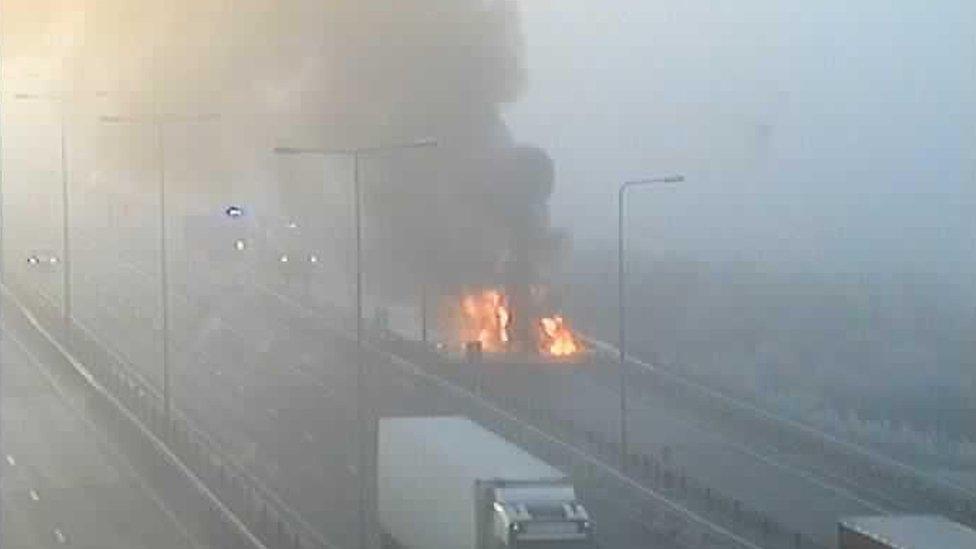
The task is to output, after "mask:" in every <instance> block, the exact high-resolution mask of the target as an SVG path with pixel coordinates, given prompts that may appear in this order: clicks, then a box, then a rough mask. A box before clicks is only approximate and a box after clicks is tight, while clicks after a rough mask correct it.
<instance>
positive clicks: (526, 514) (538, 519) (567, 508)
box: [476, 479, 593, 549]
mask: <svg viewBox="0 0 976 549" xmlns="http://www.w3.org/2000/svg"><path fill="white" fill-rule="evenodd" d="M478 484H479V486H478V487H477V488H476V489H477V490H478V491H479V492H480V494H479V496H480V497H479V499H481V500H482V501H484V503H485V507H486V508H487V511H488V513H489V514H490V517H489V518H488V520H485V521H483V522H482V524H484V525H485V526H486V529H487V527H490V530H491V531H490V532H485V534H487V535H486V537H487V538H488V539H485V542H486V543H484V545H483V546H484V547H486V548H492V549H515V548H519V549H550V548H553V549H555V548H560V549H568V548H581V549H582V548H590V547H593V524H592V523H591V521H590V516H589V514H588V513H587V511H586V508H585V507H583V505H582V504H581V503H580V502H579V501H578V500H577V499H576V492H575V489H574V488H573V485H572V484H570V482H569V481H567V480H565V479H551V480H532V481H505V480H492V481H482V482H479V483H478Z"/></svg>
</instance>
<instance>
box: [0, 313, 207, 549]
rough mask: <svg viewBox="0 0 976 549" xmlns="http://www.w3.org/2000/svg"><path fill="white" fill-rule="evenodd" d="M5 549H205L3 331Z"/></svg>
mask: <svg viewBox="0 0 976 549" xmlns="http://www.w3.org/2000/svg"><path fill="white" fill-rule="evenodd" d="M2 332H3V338H2V342H0V345H2V347H0V357H2V381H0V387H2V401H0V406H2V411H0V429H2V439H0V455H2V459H3V461H2V463H0V467H2V470H0V471H2V473H0V474H2V477H3V479H2V490H0V491H2V502H0V505H2V515H3V521H2V526H0V547H3V548H4V549H48V548H52V547H75V548H90V549H179V548H185V549H202V547H204V546H203V545H201V544H199V543H198V542H197V541H195V540H194V539H192V538H191V536H190V535H189V534H188V533H187V532H186V531H185V530H184V529H183V528H182V527H181V525H180V524H179V523H178V521H176V519H175V517H174V516H173V515H172V514H171V513H170V511H169V510H168V509H167V508H166V506H165V504H164V503H163V502H162V501H160V500H159V499H158V498H157V497H156V495H155V494H154V493H153V491H152V489H151V488H150V487H148V486H147V485H146V484H145V483H144V482H143V481H142V479H141V478H140V477H139V476H138V475H137V474H136V472H135V471H133V469H132V467H131V466H130V465H129V464H128V462H127V461H126V458H125V457H124V455H123V454H121V453H120V452H119V451H118V450H117V449H116V448H115V447H114V446H113V445H112V443H110V442H108V440H107V439H106V438H105V437H104V435H103V434H102V432H101V431H100V427H98V426H97V425H95V424H94V423H93V422H92V421H91V420H90V419H89V418H88V417H87V416H86V415H85V414H84V412H83V411H82V410H81V409H80V408H78V407H76V406H74V405H73V404H72V398H74V397H73V396H72V394H71V393H70V390H69V389H66V388H64V387H62V386H61V385H59V383H58V380H57V379H56V378H55V377H53V376H51V375H50V373H49V370H47V366H45V365H43V364H41V363H39V362H38V361H37V359H36V358H35V357H36V355H35V354H34V353H33V352H32V351H31V350H30V349H29V348H28V347H26V346H25V344H24V343H23V340H22V339H21V338H20V337H18V335H17V334H16V333H15V331H14V330H13V329H9V330H8V329H7V326H4V329H3V331H2Z"/></svg>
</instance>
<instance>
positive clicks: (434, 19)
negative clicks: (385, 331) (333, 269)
mask: <svg viewBox="0 0 976 549" xmlns="http://www.w3.org/2000/svg"><path fill="white" fill-rule="evenodd" d="M326 12H327V13H328V14H329V17H328V18H326V20H325V21H323V27H322V28H321V29H319V30H320V31H321V32H322V33H323V34H322V35H321V36H320V37H319V40H320V41H321V43H320V44H318V45H317V46H316V47H315V48H312V49H311V50H310V51H312V52H314V56H312V57H310V56H309V53H308V51H307V50H301V49H296V50H295V51H294V52H292V53H289V54H286V55H284V57H285V58H287V59H295V58H298V59H303V55H304V62H303V63H301V64H300V66H295V64H294V63H291V65H292V66H291V70H292V71H293V72H292V73H290V74H282V75H281V79H282V81H284V82H289V81H295V78H296V74H297V75H300V79H299V80H298V81H297V82H299V85H300V86H302V87H303V88H304V91H302V92H301V96H302V98H303V101H305V102H306V105H307V103H308V101H309V98H311V99H313V100H314V105H315V109H314V112H313V113H312V114H310V115H307V116H304V117H303V118H302V120H300V122H299V125H300V126H301V128H299V129H297V130H296V129H295V127H291V128H282V131H281V133H282V139H283V140H286V141H287V140H288V138H289V137H291V138H292V140H293V141H300V142H302V143H301V144H307V143H308V142H310V141H311V142H315V143H324V144H326V145H328V146H333V147H351V146H364V145H366V146H371V145H379V144H384V143H397V142H405V141H411V140H415V139H416V138H418V137H429V138H434V139H436V140H437V141H438V143H439V147H438V149H437V150H436V151H433V152H424V153H422V154H417V153H415V152H413V153H403V154H391V155H387V156H386V157H385V158H376V159H370V160H369V161H367V162H366V163H365V164H364V166H363V171H364V173H363V189H364V195H365V212H364V213H365V224H366V230H365V232H366V242H365V245H366V252H367V260H366V266H367V270H368V272H367V279H368V280H369V284H370V286H372V287H371V289H370V291H372V292H374V293H375V292H382V293H384V294H387V295H388V296H389V297H405V298H407V297H410V296H416V295H417V293H418V288H419V286H420V285H421V284H424V283H426V284H428V285H429V286H431V287H433V288H435V291H439V292H441V293H445V292H453V291H456V290H457V289H458V288H459V287H462V286H474V285H485V284H494V285H505V286H511V287H516V286H518V287H520V288H524V287H525V286H527V285H528V284H530V283H534V282H538V281H539V280H540V279H545V278H546V274H547V272H548V271H549V270H550V265H551V263H552V260H553V257H554V254H555V252H556V250H557V249H558V247H559V241H560V239H559V238H558V237H557V235H554V234H553V233H552V232H551V230H550V228H549V219H548V199H549V195H550V193H551V191H552V185H553V169H552V164H551V161H550V159H549V157H548V155H547V154H546V153H545V152H544V151H542V150H540V149H538V148H534V147H531V146H521V145H518V144H516V143H514V142H513V140H512V138H511V135H510V134H509V131H508V128H507V127H506V126H505V123H504V121H503V119H502V117H501V114H500V108H501V107H502V106H503V105H504V104H506V103H510V102H512V101H515V100H516V99H517V97H518V94H519V90H520V89H521V86H522V80H523V79H522V70H521V65H520V60H519V56H520V52H521V36H520V28H519V23H518V12H517V7H516V5H515V4H514V3H513V2H508V1H484V0H399V1H396V2H394V1H385V0H356V1H352V0H350V1H346V2H333V3H332V4H331V5H330V7H328V8H326ZM311 34H313V35H315V34H318V32H315V31H314V29H313V32H311ZM287 43H288V42H287V41H285V44H286V46H287ZM296 48H297V46H296ZM280 53H281V52H279V54H280ZM294 71H299V72H294ZM302 128H304V129H302ZM342 183H343V182H342V181H335V182H334V184H336V185H339V184H342ZM320 185H321V182H320V181H319V180H314V181H311V182H309V181H308V180H306V181H304V182H298V181H296V182H293V185H292V186H293V187H294V186H299V187H302V188H303V189H305V190H307V191H308V192H290V191H289V189H286V188H281V189H280V192H279V196H280V197H281V198H280V200H281V204H282V209H283V210H284V211H286V212H287V213H288V215H296V216H298V217H302V218H308V219H312V218H314V217H315V216H316V215H321V214H320V213H319V212H316V210H315V209H316V204H315V203H314V201H310V200H309V194H308V193H309V192H314V190H315V189H316V188H317V187H320Z"/></svg>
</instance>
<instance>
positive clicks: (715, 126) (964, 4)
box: [507, 0, 976, 256]
mask: <svg viewBox="0 0 976 549" xmlns="http://www.w3.org/2000/svg"><path fill="white" fill-rule="evenodd" d="M521 8H522V12H523V16H524V21H523V25H524V31H525V47H526V52H525V55H526V57H525V66H526V76H527V87H526V90H525V93H524V95H523V97H522V99H521V100H520V101H519V102H517V103H516V104H513V105H511V106H510V107H509V108H508V110H507V116H508V120H509V122H510V124H511V125H512V127H513V129H514V132H515V134H516V136H517V137H518V138H519V139H521V140H524V141H527V142H531V143H535V144H538V145H540V146H542V147H543V148H545V149H547V150H548V151H549V152H550V154H551V155H552V157H553V159H554V160H555V165H556V170H557V182H556V193H555V196H554V198H553V215H554V221H555V222H556V223H557V224H559V225H564V226H572V227H573V229H574V233H575V235H576V238H577V240H582V239H589V238H592V237H596V238H601V239H602V238H607V237H612V235H613V234H614V233H613V231H614V229H615V217H614V216H615V210H614V209H613V208H614V201H615V196H614V195H615V190H616V186H617V184H618V183H619V182H620V181H621V180H623V179H626V178H632V177H641V176H648V175H655V174H662V173H668V172H682V173H684V174H686V175H687V176H688V178H689V181H688V183H687V185H686V186H685V187H684V188H683V189H681V190H678V191H673V192H672V191H641V193H642V196H636V195H635V196H634V201H633V203H632V205H633V209H632V210H631V212H632V213H633V214H634V221H633V225H632V227H633V230H634V231H635V232H647V231H653V232H655V234H662V235H665V234H669V235H671V238H670V239H668V244H669V245H675V246H679V247H680V246H683V245H685V244H689V245H692V246H699V247H702V246H704V247H706V248H709V249H716V250H717V249H725V250H734V249H736V248H740V247H741V248H745V249H751V248H756V247H759V248H768V249H771V250H774V253H778V252H775V251H776V250H779V251H782V250H791V249H795V248H797V247H800V248H804V249H806V248H808V247H809V246H811V245H813V243H816V245H817V246H822V247H824V248H825V249H827V250H828V252H827V253H831V252H830V251H829V250H842V249H847V250H848V251H849V252H851V253H855V254H856V253H861V252H868V253H880V252H878V250H879V246H880V249H884V248H885V247H890V248H892V249H893V250H896V251H898V252H899V253H906V254H916V253H918V254H924V253H927V251H933V250H934V248H944V249H946V250H951V251H964V253H963V254H962V255H966V256H968V255H971V253H972V252H973V245H972V243H971V241H970V239H971V235H972V234H973V233H974V230H976V225H974V224H973V223H972V221H971V219H972V218H974V217H976V215H973V213H974V211H976V209H974V207H976V200H974V196H976V194H974V191H973V188H974V187H976V154H974V152H973V150H974V144H976V137H974V135H976V123H974V119H976V76H974V72H976V69H974V67H976V54H974V52H976V38H974V32H976V31H974V29H976V2H972V1H971V0H933V1H926V2H922V1H917V2H903V1H898V2H892V1H890V0H863V1H858V2H850V1H848V0H822V1H818V2H809V1H798V0H795V1H782V0H747V1H737V2H716V1H713V0H658V1H654V2H649V1H645V0H604V1H602V2H593V1H590V0H522V1H521ZM644 193H654V194H653V195H651V194H644ZM669 193H670V195H669ZM641 214H644V217H649V216H657V217H659V218H670V219H665V220H664V221H660V222H656V223H651V222H647V221H641V220H640V218H641V217H642V215H641ZM678 234H681V235H684V237H683V238H677V235H678ZM679 241H680V242H679ZM681 242H683V243H681ZM831 242H832V243H831ZM777 243H778V244H777ZM825 243H826V244H825ZM906 247H907V248H906ZM915 248H918V249H917V250H916V249H915ZM906 250H908V251H906ZM801 255H802V254H801ZM953 255H954V254H953Z"/></svg>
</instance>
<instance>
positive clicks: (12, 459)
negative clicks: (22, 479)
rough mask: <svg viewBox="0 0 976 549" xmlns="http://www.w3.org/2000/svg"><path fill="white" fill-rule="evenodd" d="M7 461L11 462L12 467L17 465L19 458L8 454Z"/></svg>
mask: <svg viewBox="0 0 976 549" xmlns="http://www.w3.org/2000/svg"><path fill="white" fill-rule="evenodd" d="M7 463H9V464H10V466H11V467H14V466H16V465H17V460H15V459H14V456H12V455H10V454H7Z"/></svg>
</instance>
